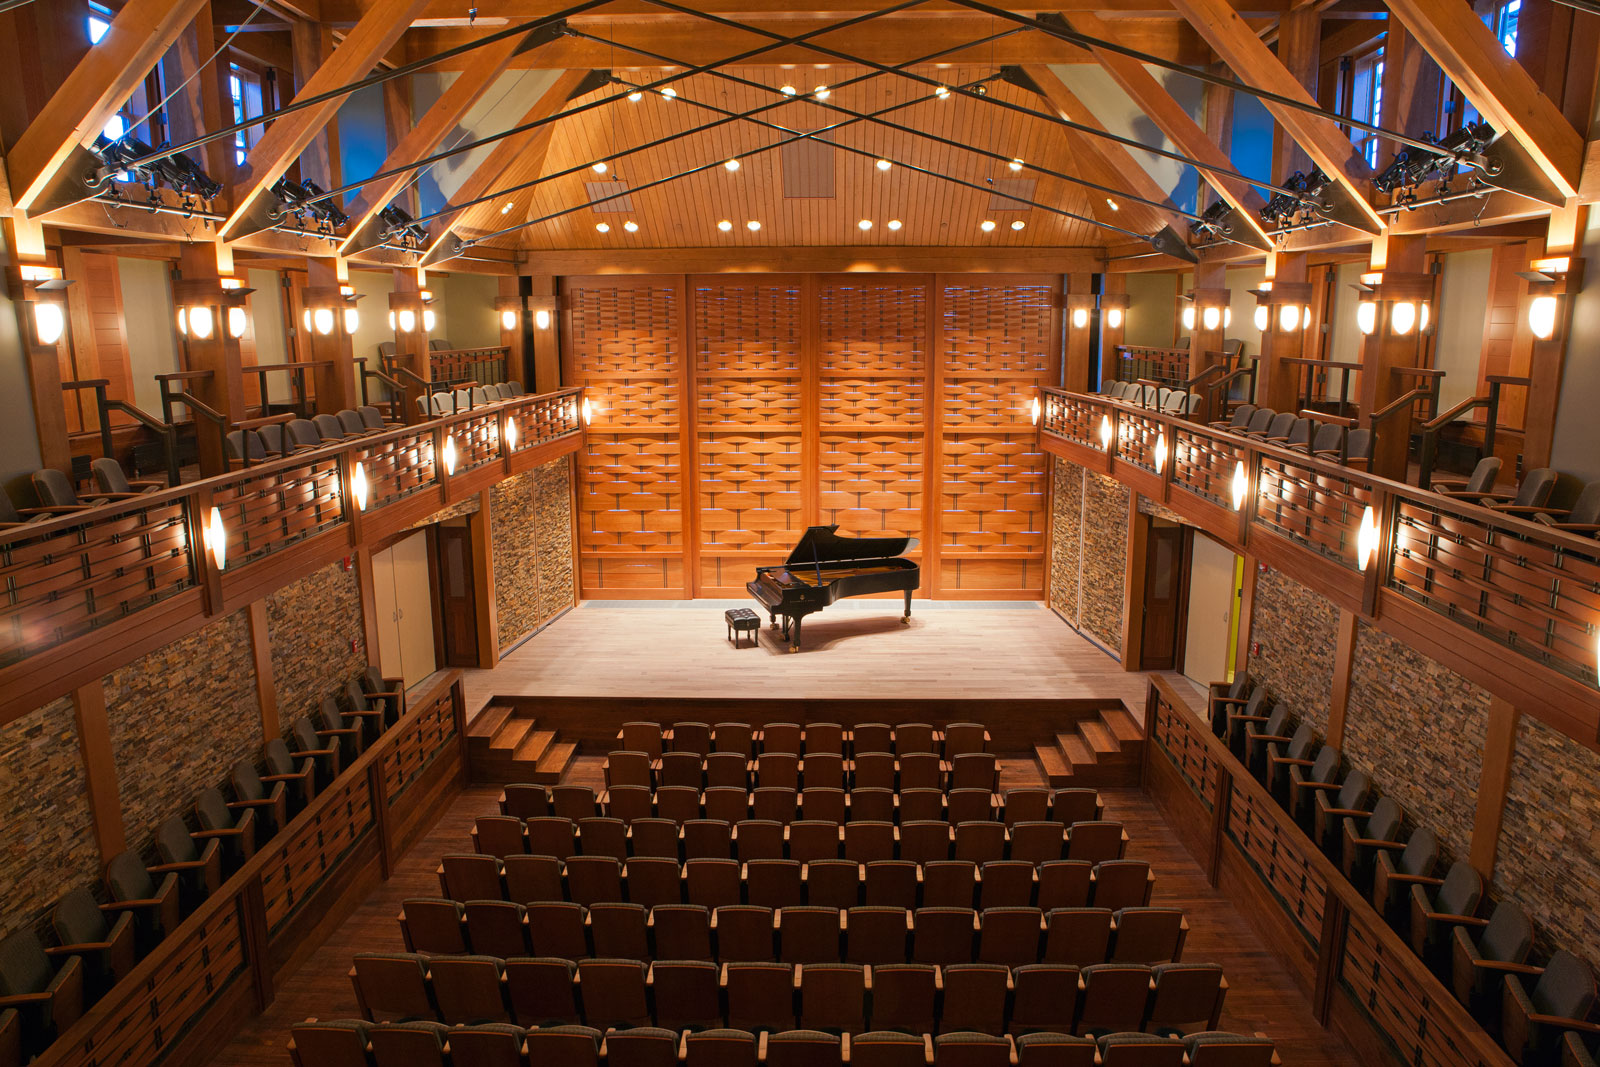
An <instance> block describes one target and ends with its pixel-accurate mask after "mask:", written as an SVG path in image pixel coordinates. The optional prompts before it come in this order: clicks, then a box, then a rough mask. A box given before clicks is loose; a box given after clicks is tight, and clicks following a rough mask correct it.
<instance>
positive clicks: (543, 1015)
mask: <svg viewBox="0 0 1600 1067" xmlns="http://www.w3.org/2000/svg"><path fill="white" fill-rule="evenodd" d="M577 973H578V965H577V964H576V963H573V962H572V961H571V960H564V959H560V958H558V957H554V956H524V957H521V958H518V959H510V960H506V965H505V975H506V992H507V994H508V998H509V999H510V1001H511V1013H512V1015H513V1016H515V1017H516V1020H517V1022H518V1023H520V1024H522V1025H523V1026H548V1025H550V1024H552V1023H554V1024H557V1025H560V1024H562V1023H568V1024H570V1023H575V1022H577V1021H578V1020H579V1019H580V1018H582V1016H581V1015H580V1014H579V1012H578V1005H577V1000H576V999H575V998H574V996H573V986H572V979H573V978H574V977H575V976H576V975H577Z"/></svg>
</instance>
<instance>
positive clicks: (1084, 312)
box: [1072, 308, 1089, 330]
mask: <svg viewBox="0 0 1600 1067" xmlns="http://www.w3.org/2000/svg"><path fill="white" fill-rule="evenodd" d="M1087 325H1089V309H1088V308H1074V309H1073V312H1072V328H1073V329H1075V330H1081V329H1083V328H1084V327H1085V326H1087Z"/></svg>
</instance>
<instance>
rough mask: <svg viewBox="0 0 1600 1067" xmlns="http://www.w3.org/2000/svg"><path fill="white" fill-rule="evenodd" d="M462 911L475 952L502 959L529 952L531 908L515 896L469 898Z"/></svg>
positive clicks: (456, 950) (458, 950)
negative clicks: (513, 899)
mask: <svg viewBox="0 0 1600 1067" xmlns="http://www.w3.org/2000/svg"><path fill="white" fill-rule="evenodd" d="M441 903H442V902H441ZM461 911H462V913H463V915H464V917H465V919H466V928H467V934H468V936H469V937H470V938H471V939H472V951H473V952H476V953H478V954H479V955H483V956H499V957H500V958H502V959H504V958H506V957H510V956H522V955H525V954H526V953H527V951H528V938H527V933H526V930H527V914H528V911H527V908H525V907H524V906H523V905H521V904H519V903H517V902H516V901H512V900H469V901H468V902H467V904H466V906H465V907H464V908H462V909H461ZM452 951H455V952H460V951H463V950H461V949H453V950H452Z"/></svg>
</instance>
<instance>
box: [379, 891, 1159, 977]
mask: <svg viewBox="0 0 1600 1067" xmlns="http://www.w3.org/2000/svg"><path fill="white" fill-rule="evenodd" d="M399 922H400V930H401V934H402V936H403V938H404V940H405V945H406V948H407V950H408V951H413V952H423V953H429V954H459V953H463V952H468V951H472V952H477V953H480V954H484V955H490V956H552V957H556V956H559V957H561V958H563V959H587V958H591V957H596V956H601V957H604V956H612V957H621V958H625V959H637V960H651V959H669V960H705V961H712V960H715V961H718V962H722V963H731V962H749V961H764V960H765V961H770V960H781V961H783V962H785V963H871V964H886V963H926V964H939V965H945V964H952V963H998V964H1002V965H1004V966H1008V967H1016V966H1021V965H1022V964H1025V963H1070V964H1088V963H1108V962H1120V963H1162V962H1173V961H1176V960H1178V959H1180V958H1181V957H1182V955H1183V942H1184V939H1185V938H1186V937H1187V936H1188V930H1189V927H1188V924H1187V922H1186V921H1185V919H1184V916H1183V912H1182V911H1180V910H1179V909H1177V908H1150V907H1129V908H1122V909H1120V910H1118V911H1115V912H1113V911H1112V910H1111V909H1109V908H1056V909H1053V910H1051V911H1050V912H1048V913H1046V912H1044V911H1042V910H1040V909H1039V908H1030V907H998V908H986V909H984V910H983V911H976V910H974V909H972V908H937V907H935V908H918V909H916V910H915V911H912V910H910V909H907V908H893V907H872V906H866V905H862V906H857V907H850V908H831V907H821V906H816V905H799V906H791V907H785V908H777V909H773V908H766V907H757V906H754V905H748V904H735V905H725V906H721V907H718V908H716V909H715V910H713V909H710V908H706V907H704V906H696V905H681V904H678V905H674V904H662V905H658V906H656V907H654V908H646V907H645V906H644V905H642V904H626V903H597V904H591V905H589V906H588V907H587V908H585V907H583V906H582V905H578V904H570V903H563V902H549V903H536V904H528V905H523V904H516V903H513V902H510V901H504V900H469V901H467V902H466V903H465V904H462V903H459V902H457V901H454V900H444V899H435V898H428V899H420V900H408V901H406V902H405V904H404V906H403V907H402V908H401V911H400V915H399Z"/></svg>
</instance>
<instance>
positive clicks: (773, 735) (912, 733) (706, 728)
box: [617, 721, 991, 760]
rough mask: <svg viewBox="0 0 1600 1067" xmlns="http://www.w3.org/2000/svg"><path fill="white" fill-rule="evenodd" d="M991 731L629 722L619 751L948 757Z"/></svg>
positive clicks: (919, 725) (970, 725)
mask: <svg viewBox="0 0 1600 1067" xmlns="http://www.w3.org/2000/svg"><path fill="white" fill-rule="evenodd" d="M990 740H991V738H990V737H989V731H988V730H987V729H986V728H985V727H984V725H983V724H982V723H977V722H953V723H950V724H948V725H947V726H945V727H944V728H943V729H938V728H936V727H934V726H932V725H931V724H929V723H925V722H903V723H900V724H898V725H896V726H890V725H889V724H888V723H882V722H866V723H860V724H859V725H856V726H853V727H851V728H850V729H848V730H847V729H845V728H844V727H843V726H841V725H839V724H838V723H836V722H810V723H806V724H805V725H804V726H801V725H800V724H799V723H793V722H769V723H767V724H765V725H763V726H752V725H750V724H749V723H743V722H719V723H717V724H716V725H714V726H713V725H711V724H708V723H703V722H675V723H673V724H671V725H670V726H663V725H662V724H661V723H658V722H642V721H641V722H627V723H623V724H622V729H621V730H619V731H618V732H617V747H618V748H619V749H623V750H627V751H633V752H644V753H646V754H647V755H649V757H650V758H651V759H653V760H659V759H660V758H661V757H662V755H663V754H665V753H667V752H694V753H698V754H699V755H700V757H701V758H702V759H703V758H705V757H706V756H709V755H711V754H712V753H714V752H737V753H739V754H740V755H742V756H744V758H745V759H747V760H749V759H755V758H756V757H757V756H759V755H761V754H762V753H766V752H787V753H789V754H790V755H794V756H810V755H823V754H831V755H835V756H844V757H851V756H855V755H858V754H860V753H863V752H888V753H890V754H891V755H895V756H905V755H908V754H910V753H913V752H932V753H935V754H936V755H939V756H942V757H943V758H944V759H947V760H953V759H955V757H957V756H960V755H964V754H965V753H968V752H987V751H988V749H989V743H990Z"/></svg>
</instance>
